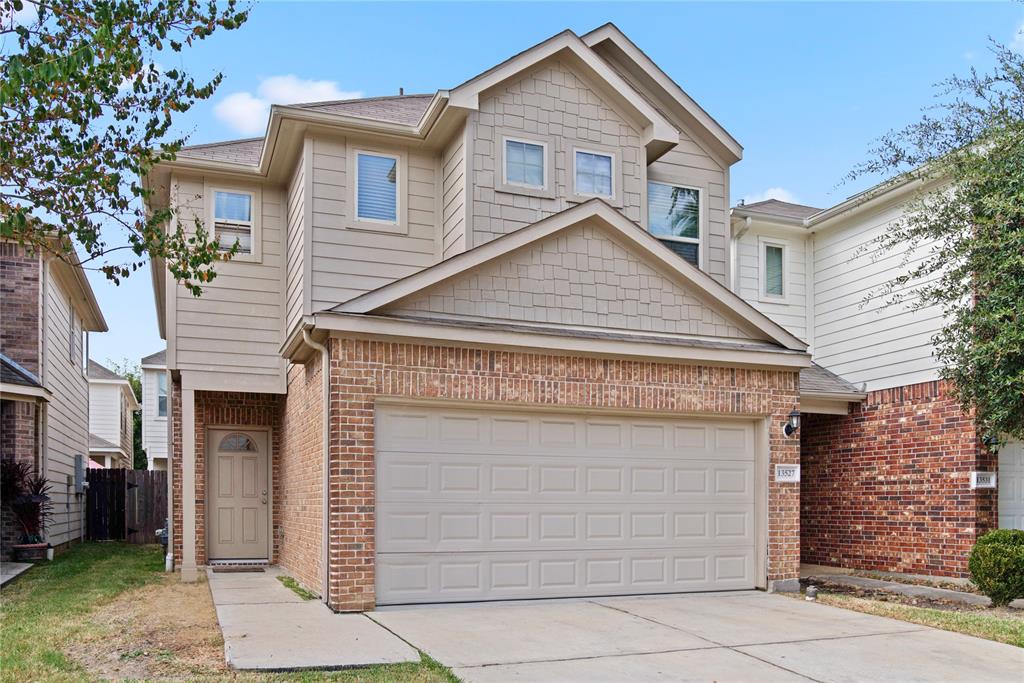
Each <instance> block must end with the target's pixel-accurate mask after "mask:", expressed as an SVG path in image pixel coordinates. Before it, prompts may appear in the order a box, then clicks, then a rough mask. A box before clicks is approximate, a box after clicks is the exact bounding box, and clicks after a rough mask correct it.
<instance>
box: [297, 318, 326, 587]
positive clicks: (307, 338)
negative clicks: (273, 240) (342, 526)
mask: <svg viewBox="0 0 1024 683" xmlns="http://www.w3.org/2000/svg"><path fill="white" fill-rule="evenodd" d="M302 341H304V342H305V343H306V345H307V346H309V347H310V348H312V349H314V350H316V351H319V352H320V377H321V384H323V434H322V441H323V456H322V457H323V489H322V493H321V495H320V497H321V499H322V500H323V509H322V510H321V515H322V517H323V522H322V526H321V529H320V533H321V537H320V545H321V556H320V566H321V568H322V571H321V575H322V580H321V586H320V591H321V599H322V600H323V601H324V602H327V601H328V599H329V595H330V590H331V579H330V575H331V561H330V560H331V550H330V549H331V542H330V519H331V517H330V515H331V505H330V491H331V463H330V435H331V371H330V368H331V353H330V351H328V350H327V347H326V346H324V345H323V344H321V343H320V342H318V341H316V340H315V339H313V335H311V334H310V333H309V329H308V328H303V330H302Z"/></svg>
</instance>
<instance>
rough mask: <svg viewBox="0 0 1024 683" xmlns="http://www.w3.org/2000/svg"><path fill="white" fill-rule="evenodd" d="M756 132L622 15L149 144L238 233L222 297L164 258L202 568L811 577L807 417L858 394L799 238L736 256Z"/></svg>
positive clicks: (400, 592)
mask: <svg viewBox="0 0 1024 683" xmlns="http://www.w3.org/2000/svg"><path fill="white" fill-rule="evenodd" d="M741 156H742V148H741V147H740V145H739V144H738V143H737V142H736V141H735V140H734V139H733V138H732V137H731V136H730V135H729V134H728V132H726V131H725V130H724V129H723V128H722V127H721V126H720V125H719V124H718V123H717V122H716V121H715V120H714V119H713V118H712V117H711V116H710V115H709V114H708V113H707V112H705V111H704V110H703V109H702V108H701V107H700V106H699V105H698V104H697V103H696V102H694V101H693V100H692V99H691V98H690V97H689V96H688V95H687V94H686V93H685V92H684V91H683V90H682V89H681V88H680V87H679V85H677V84H676V83H675V82H674V81H673V80H672V79H671V78H670V77H669V76H668V75H666V74H665V73H664V72H662V71H661V70H660V69H659V68H658V67H657V65H655V64H654V63H653V62H652V61H651V60H650V59H649V58H648V57H647V56H646V55H645V54H644V53H643V52H642V51H641V50H640V49H639V48H638V47H637V46H636V45H634V44H633V43H632V42H631V41H630V40H629V39H628V38H627V37H626V36H624V35H623V34H622V33H621V32H620V31H619V30H618V29H617V28H616V27H614V26H612V25H606V26H602V27H601V28H598V29H596V30H595V31H592V32H590V33H588V34H586V35H583V36H577V35H576V34H574V33H572V32H570V31H566V32H563V33H560V34H558V35H556V36H554V37H552V38H550V39H549V40H546V41H544V42H542V43H540V44H539V45H536V46H534V47H532V48H530V49H528V50H525V51H524V52H522V53H519V54H518V55H515V56H514V57H512V58H510V59H509V60H507V61H505V62H503V63H501V64H499V65H497V66H495V67H493V68H492V69H489V70H487V71H485V72H484V73H482V74H479V75H477V76H475V77H473V78H471V79H470V80H468V81H466V82H465V83H462V84H461V85H458V86H456V87H454V88H450V89H447V90H439V91H437V92H436V93H434V94H432V95H410V96H398V97H383V98H372V99H363V100H347V101H340V102H322V103H311V104H300V105H288V106H281V105H275V106H273V107H272V109H271V113H270V117H269V121H268V125H267V131H266V135H265V136H264V137H261V138H256V139H247V140H238V141H229V142H223V143H214V144H207V145H198V146H195V147H190V148H187V149H184V150H182V151H181V153H179V155H178V157H177V159H176V160H174V161H172V162H168V163H164V164H161V165H160V166H158V167H157V168H156V169H154V171H153V172H152V173H151V174H150V175H149V177H148V178H146V182H147V184H148V186H149V187H150V188H152V189H153V190H154V194H153V196H152V198H151V200H150V201H151V202H152V203H153V205H154V206H171V207H173V208H174V209H175V222H174V224H172V225H169V226H167V227H168V229H169V230H176V229H179V228H180V229H183V230H186V231H187V230H189V229H191V226H193V225H194V224H195V220H196V219H199V220H200V221H202V222H203V224H204V225H205V226H206V227H207V229H208V230H210V231H211V232H212V233H213V234H214V235H215V236H216V239H218V240H219V242H220V244H221V245H222V247H223V248H225V249H228V248H231V247H232V246H233V245H236V244H237V249H238V251H237V254H236V255H235V256H234V257H233V258H232V259H231V260H230V261H229V262H226V263H223V264H220V265H219V266H218V271H217V272H218V277H217V278H216V279H215V280H214V281H213V282H212V283H210V284H209V285H208V286H207V287H206V288H205V291H204V293H203V295H202V297H198V298H197V297H193V296H192V295H191V294H189V293H188V292H187V290H185V289H184V288H182V287H180V286H178V285H177V283H176V282H175V281H174V279H173V278H172V277H171V276H170V274H169V273H168V272H167V270H166V269H165V267H164V265H163V264H162V263H160V262H159V261H156V262H154V264H153V265H154V267H153V274H154V289H155V292H156V298H157V307H158V320H159V322H160V326H161V330H160V331H161V334H162V335H163V336H164V337H165V338H166V339H167V352H166V367H167V371H168V373H169V375H170V378H171V380H170V381H171V385H170V390H169V391H170V396H169V398H170V407H169V408H168V410H169V415H170V419H171V440H170V471H171V487H172V491H173V495H172V507H173V510H172V525H171V533H172V544H171V545H172V548H173V553H174V561H175V563H176V565H177V566H178V567H179V568H180V569H181V571H182V574H183V576H184V577H185V578H191V577H193V576H195V574H196V572H197V569H198V568H199V567H201V566H203V565H208V564H217V563H238V562H272V563H278V564H280V566H282V567H283V568H284V569H286V570H287V571H288V572H290V573H291V574H293V575H294V576H295V577H296V578H297V579H298V580H299V581H300V582H302V583H303V584H304V585H306V587H308V588H310V589H312V590H315V591H318V592H319V593H320V594H321V595H322V597H323V599H324V600H325V601H326V602H327V603H328V604H329V605H330V606H331V607H333V608H334V609H338V610H359V609H369V608H372V607H373V606H374V605H383V604H394V603H413V602H438V601H458V600H481V599H505V598H528V597H562V596H584V595H607V594H624V593H638V594H639V593H661V592H680V591H706V590H723V589H750V588H757V587H761V588H792V587H794V586H795V584H796V579H797V576H798V572H799V564H800V560H801V531H800V530H801V525H802V522H803V521H804V520H802V519H801V494H802V487H803V486H804V485H803V484H802V483H801V481H800V476H799V467H798V466H799V465H800V463H801V460H802V457H801V440H802V438H803V439H804V440H806V439H807V435H806V430H807V429H808V428H807V426H806V425H807V424H808V423H809V421H808V420H807V415H806V414H807V413H812V412H813V413H815V414H819V415H828V416H836V417H839V416H845V415H847V414H848V413H850V410H851V408H850V406H851V404H853V405H859V404H860V402H861V401H863V400H864V399H865V398H866V397H867V396H868V392H867V391H866V390H864V389H862V388H861V387H859V386H855V385H853V384H851V383H850V382H848V381H846V380H844V379H841V378H840V377H839V376H837V375H836V374H834V373H833V372H829V371H828V370H826V369H825V368H822V367H820V366H818V365H814V364H812V362H811V355H810V353H809V350H808V343H807V341H805V338H806V337H807V336H808V335H809V330H810V329H812V327H813V325H809V324H808V321H807V318H808V313H807V312H806V311H807V309H808V307H811V308H812V309H813V306H814V305H816V304H813V303H808V299H807V298H808V296H809V295H810V294H809V290H808V289H807V287H806V285H802V286H800V287H797V286H796V285H793V286H792V289H791V290H790V289H789V288H790V286H791V285H790V284H788V283H789V282H790V280H789V279H788V278H790V277H791V276H796V275H797V274H798V273H806V272H807V266H806V260H807V259H808V258H809V256H808V251H807V249H806V247H803V246H801V249H797V247H796V246H795V245H794V246H792V247H789V248H787V247H786V246H785V245H784V244H783V245H782V246H783V248H782V249H781V250H780V251H775V250H767V251H765V258H766V265H765V266H764V268H763V269H764V270H766V271H770V272H771V273H772V275H771V277H770V278H769V280H768V281H767V282H766V286H765V291H764V292H761V291H760V285H759V284H758V280H759V279H760V278H759V275H757V272H755V273H754V274H753V275H752V276H751V274H750V262H749V254H748V255H747V256H746V257H743V258H740V256H741V254H743V253H745V252H747V251H748V250H749V240H750V239H753V238H754V237H755V236H756V235H757V232H756V231H754V232H751V229H750V226H748V231H747V233H744V234H740V233H742V228H740V227H738V226H737V225H736V220H739V219H740V216H739V215H738V214H737V213H735V212H734V213H733V215H732V216H730V214H729V208H728V199H727V198H728V197H729V173H730V167H731V166H732V165H733V164H734V163H736V162H737V161H739V160H740V158H741ZM797 218H799V217H793V219H794V220H796V219H797ZM783 222H784V221H783ZM786 234H787V233H785V231H783V237H785V235H786ZM744 239H746V240H747V241H744ZM755 244H756V245H760V244H761V242H757V241H755ZM764 244H771V242H770V241H768V240H766V241H764ZM801 245H802V243H801ZM759 249H760V247H759V246H754V248H753V252H752V253H753V258H754V259H755V260H757V259H759V258H760V256H759V254H760V251H759ZM798 252H799V253H798ZM780 259H781V261H780ZM759 267H760V266H759ZM780 277H781V278H782V281H783V283H784V284H783V289H782V290H781V291H783V292H784V294H779V293H778V292H779V291H780V290H779V289H778V286H777V283H778V280H779V278H780ZM751 287H752V289H751ZM798 289H800V291H799V292H798V291H797V290H798ZM754 290H758V291H757V292H756V294H755V293H754ZM790 295H792V297H791V298H790ZM798 300H799V301H801V302H802V303H799V304H798V303H797V302H798ZM822 304H824V301H823V302H822ZM791 307H792V310H790V308H791ZM801 307H802V308H801ZM814 310H817V309H814ZM801 311H802V312H801ZM818 329H819V330H820V327H819V328H818ZM819 339H820V337H819ZM854 410H857V408H854ZM801 413H804V414H805V415H804V418H805V421H804V426H801V424H800V414H801ZM826 419H828V418H826ZM808 443H809V442H808ZM964 495H965V496H968V495H969V494H967V492H965V493H964ZM970 495H973V492H972V493H971V494H970ZM965 500H966V498H965ZM971 500H974V499H973V498H971ZM979 500H981V499H980V498H979ZM805 511H810V508H805Z"/></svg>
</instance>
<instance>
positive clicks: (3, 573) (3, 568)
mask: <svg viewBox="0 0 1024 683" xmlns="http://www.w3.org/2000/svg"><path fill="white" fill-rule="evenodd" d="M31 568H32V563H31V562H0V588H3V587H4V586H6V585H7V584H9V583H10V582H11V581H14V580H15V579H16V578H18V577H19V576H21V575H22V574H24V573H25V572H27V571H28V570H29V569H31Z"/></svg>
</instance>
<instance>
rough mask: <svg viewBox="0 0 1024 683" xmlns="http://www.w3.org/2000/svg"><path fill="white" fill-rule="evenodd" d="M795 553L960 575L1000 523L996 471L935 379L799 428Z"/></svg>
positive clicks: (879, 394) (859, 565)
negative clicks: (981, 477) (987, 482)
mask: <svg viewBox="0 0 1024 683" xmlns="http://www.w3.org/2000/svg"><path fill="white" fill-rule="evenodd" d="M800 433H801V449H802V457H801V462H802V467H801V478H802V481H801V486H800V506H801V511H800V519H801V556H802V560H803V561H804V562H807V563H811V564H821V565H830V566H842V567H849V568H853V569H868V570H872V569H873V570H883V571H895V572H906V573H913V574H932V575H941V576H965V575H966V574H967V555H968V553H969V551H970V549H971V546H972V545H973V544H974V541H975V539H976V538H977V536H978V535H979V534H981V533H984V532H985V531H987V530H988V529H989V528H992V527H994V526H995V524H996V492H995V491H983V490H971V488H970V472H971V471H973V470H979V471H984V470H990V471H992V470H994V469H995V467H996V464H995V458H994V456H992V455H991V454H990V453H989V452H988V451H987V449H984V448H981V447H980V446H979V443H978V435H977V434H976V431H975V427H974V422H973V420H972V419H971V417H970V416H969V415H967V414H965V413H964V412H963V411H961V409H960V406H959V405H958V404H957V402H956V401H955V400H953V398H952V397H951V396H950V395H949V392H948V390H947V388H946V386H945V385H944V384H943V383H941V382H925V383H921V384H912V385H908V386H904V387H897V388H894V389H884V390H880V391H873V392H870V393H869V394H868V398H867V400H866V401H865V402H864V403H863V404H862V405H860V406H858V407H856V408H854V409H853V412H852V413H851V414H850V415H806V416H804V418H803V421H802V425H801V427H800Z"/></svg>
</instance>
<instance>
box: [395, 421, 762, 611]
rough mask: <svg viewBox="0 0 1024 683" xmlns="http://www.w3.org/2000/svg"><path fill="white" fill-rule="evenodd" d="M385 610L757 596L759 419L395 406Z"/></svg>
mask: <svg viewBox="0 0 1024 683" xmlns="http://www.w3.org/2000/svg"><path fill="white" fill-rule="evenodd" d="M376 434H377V437H376V439H377V455H376V457H377V527H376V528H377V538H376V541H377V601H378V603H379V604H389V603H392V604H395V603H403V602H443V601H458V600H481V599H508V598H533V597H559V596H576V595H615V594H631V593H658V592H676V591H698V590H729V589H749V588H752V587H753V586H754V585H755V583H756V580H755V577H754V568H755V566H756V562H755V551H754V548H755V546H756V541H755V533H756V532H755V510H754V499H755V496H754V481H755V469H754V468H755V458H754V429H753V424H752V423H745V422H730V421H714V420H697V419H682V420H674V419H653V418H636V419H630V418H619V417H612V416H607V417H606V416H597V417H593V416H591V417H586V416H581V415H572V414H565V415H563V414H557V413H546V412H516V411H495V410H494V409H490V410H467V409H451V408H447V407H441V406H438V407H431V406H414V407H408V406H383V407H379V408H378V410H377V429H376Z"/></svg>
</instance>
